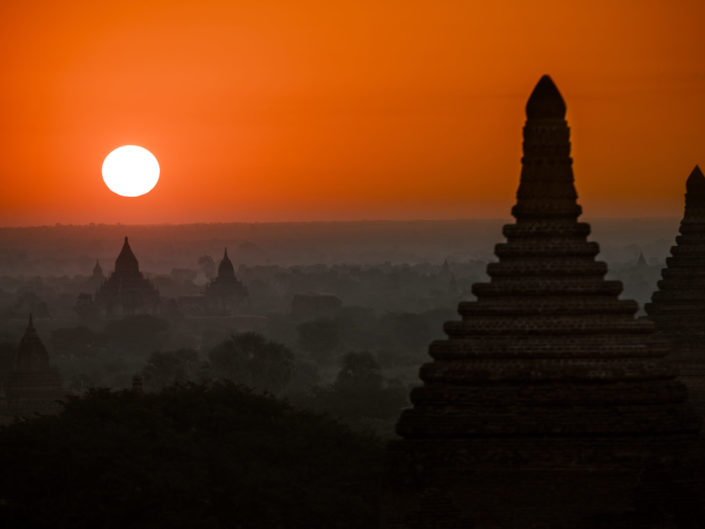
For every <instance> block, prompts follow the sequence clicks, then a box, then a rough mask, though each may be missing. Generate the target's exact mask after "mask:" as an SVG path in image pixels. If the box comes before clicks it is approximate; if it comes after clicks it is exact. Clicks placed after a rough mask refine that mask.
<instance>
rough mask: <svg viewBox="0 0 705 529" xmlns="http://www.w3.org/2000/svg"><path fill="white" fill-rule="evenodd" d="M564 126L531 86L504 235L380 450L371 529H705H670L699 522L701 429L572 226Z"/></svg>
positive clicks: (651, 335)
mask: <svg viewBox="0 0 705 529" xmlns="http://www.w3.org/2000/svg"><path fill="white" fill-rule="evenodd" d="M565 112H566V106H565V103H564V100H563V98H562V97H561V95H560V93H559V91H558V89H557V88H556V86H555V85H554V83H553V81H552V80H551V79H550V77H548V76H544V77H543V78H541V80H540V81H539V83H538V84H537V85H536V88H535V89H534V91H533V93H532V94H531V97H530V98H529V100H528V103H527V105H526V116H527V120H526V125H525V127H524V143H523V150H524V156H523V158H522V171H521V179H520V184H519V189H518V192H517V202H516V205H515V206H514V207H513V209H512V215H513V216H514V217H515V219H516V222H515V223H514V224H508V225H506V226H505V227H504V230H503V231H504V235H505V237H506V239H507V240H506V242H503V243H500V244H497V245H496V247H495V253H496V256H497V258H498V262H493V263H491V264H489V265H488V267H487V272H488V275H489V276H490V281H489V282H487V283H479V284H475V285H474V286H473V293H474V294H475V295H476V297H477V300H476V301H471V302H463V303H461V304H460V306H459V309H458V310H459V313H460V315H461V316H462V319H461V320H460V321H452V322H448V323H446V325H445V332H446V334H447V335H448V338H447V339H445V340H440V341H436V342H433V343H432V344H431V345H430V348H429V353H430V355H431V357H432V358H433V361H432V362H430V363H427V364H425V365H423V366H422V367H421V370H420V377H421V380H422V381H423V385H422V386H421V387H417V388H415V389H414V390H413V391H412V393H411V401H412V403H413V407H412V408H410V409H407V410H405V411H404V412H403V413H402V415H401V417H400V419H399V422H398V425H397V432H398V434H399V435H400V437H401V439H399V440H396V441H393V442H392V443H391V444H390V446H389V451H388V455H389V476H388V480H387V484H386V492H385V495H384V498H383V502H382V527H384V528H412V527H413V528H417V527H418V528H431V527H437V528H482V529H489V528H522V529H529V528H539V527H541V528H563V527H564V528H602V527H610V528H612V527H614V528H617V527H619V528H628V527H705V525H682V524H685V523H690V522H688V521H687V520H696V519H699V518H698V517H700V516H701V514H702V513H701V511H702V505H703V504H702V501H701V496H700V494H701V490H700V482H699V480H700V479H701V477H702V467H701V465H702V459H701V456H700V454H701V451H702V442H701V439H700V436H699V434H698V431H699V427H700V424H699V419H698V418H697V417H696V415H695V414H694V413H693V412H692V411H691V410H690V407H689V405H688V394H687V391H686V388H685V387H684V385H683V384H682V383H681V382H679V381H678V380H677V379H676V377H675V374H674V370H673V368H672V366H671V365H670V364H669V362H668V361H667V359H666V357H667V355H668V352H669V349H668V345H667V343H666V342H665V341H664V340H662V339H659V337H658V336H657V335H656V334H655V332H654V325H653V323H652V322H651V321H649V320H646V319H643V318H642V319H636V318H635V313H636V312H637V309H638V306H637V303H636V302H634V301H631V300H622V299H619V297H618V296H619V294H620V293H621V291H622V285H621V283H620V282H618V281H608V280H605V279H604V276H605V273H606V272H607V266H606V264H605V263H604V262H600V261H596V259H595V257H596V255H597V254H598V252H599V248H598V245H597V243H595V242H589V241H588V240H587V236H588V235H589V233H590V226H589V225H588V224H586V223H583V222H579V221H578V217H579V215H580V214H581V207H580V206H579V205H578V204H577V194H576V190H575V187H574V181H573V170H572V159H571V156H570V148H571V144H570V132H569V128H568V125H567V123H566V121H565ZM684 520H685V521H684ZM698 523H702V520H701V519H700V521H699V522H698ZM659 524H661V525H659ZM664 524H673V525H664Z"/></svg>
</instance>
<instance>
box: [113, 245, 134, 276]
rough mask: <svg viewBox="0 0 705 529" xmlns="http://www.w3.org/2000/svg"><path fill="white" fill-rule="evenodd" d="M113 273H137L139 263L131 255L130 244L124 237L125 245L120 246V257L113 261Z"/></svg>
mask: <svg viewBox="0 0 705 529" xmlns="http://www.w3.org/2000/svg"><path fill="white" fill-rule="evenodd" d="M115 272H117V273H122V274H135V273H138V272H139V263H138V262H137V257H135V254H134V253H132V248H130V243H129V242H128V240H127V237H125V243H124V244H123V245H122V250H121V251H120V255H118V257H117V259H116V260H115Z"/></svg>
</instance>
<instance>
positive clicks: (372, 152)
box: [0, 0, 705, 226]
mask: <svg viewBox="0 0 705 529" xmlns="http://www.w3.org/2000/svg"><path fill="white" fill-rule="evenodd" d="M703 21H705V2H703V1H702V0H693V1H685V0H683V1H678V0H676V1H673V2H665V1H663V0H659V1H653V0H628V1H614V0H611V1H602V0H596V1H591V2H569V1H553V0H535V1H532V2H524V1H522V2H519V1H511V0H509V1H505V2H479V1H478V2H475V1H463V2H460V1H457V2H456V1H450V0H449V1H443V2H426V1H424V2H421V1H409V0H406V1H399V2H396V1H385V0H374V1H356V2H331V1H328V0H327V1H316V2H313V1H306V0H299V1H296V2H288V1H278V2H270V1H268V0H253V1H237V0H228V1H209V0H200V1H178V0H169V1H155V2H150V1H145V0H140V1H132V0H127V1H121V2H110V1H101V2H96V1H95V0H91V1H83V0H76V1H70V2H69V1H67V2H62V1H58V0H52V1H33V0H27V1H22V2H20V1H14V0H13V1H5V2H2V3H1V4H0V41H1V43H0V47H1V49H2V53H1V55H0V72H1V73H2V79H3V82H2V83H1V84H0V114H1V115H2V126H1V127H0V135H1V137H0V174H1V175H2V192H0V225H4V226H8V225H38V224H54V223H57V222H58V223H65V224H67V223H88V222H109V223H113V222H121V223H124V224H136V223H177V222H211V221H282V220H343V219H422V218H426V219H428V218H472V217H506V216H507V215H508V213H509V209H510V207H511V205H512V203H513V201H514V193H515V191H516V187H517V183H518V178H519V170H520V156H521V128H522V126H523V122H524V110H523V109H524V104H525V101H526V99H527V98H528V96H529V93H530V92H531V89H532V88H533V86H534V84H535V83H536V81H537V80H538V79H539V77H540V76H541V75H542V74H544V73H549V74H550V75H551V76H552V77H553V79H554V80H555V81H556V83H557V85H558V87H559V88H560V90H561V91H562V93H563V95H564V97H565V99H566V101H567V104H568V116H567V117H568V121H569V125H570V126H571V129H572V138H573V157H574V160H575V164H574V167H575V174H576V181H577V186H578V192H579V194H580V202H581V204H582V205H583V207H584V210H585V215H586V217H587V218H590V217H593V218H594V217H609V216H642V217H643V216H674V217H675V216H680V214H681V209H682V200H683V192H684V181H685V178H686V177H687V176H688V173H689V172H690V170H691V169H692V167H693V165H694V164H696V163H700V164H705V44H704V43H703V37H702V31H701V29H702V25H703ZM123 144H137V145H142V146H144V147H146V148H148V149H149V150H151V151H152V152H153V153H154V154H155V155H156V156H157V158H158V159H159V162H160V164H161V169H162V175H161V179H160V181H159V183H158V185H157V187H156V188H155V189H154V191H152V192H151V193H150V194H148V195H146V196H144V197H140V198H122V197H119V196H117V195H114V194H112V193H111V192H110V191H109V190H108V189H107V188H106V187H105V185H104V183H103V181H102V178H101V175H100V168H101V164H102V162H103V158H104V157H105V156H106V155H107V154H108V153H109V152H110V151H111V150H112V149H114V148H115V147H117V146H119V145H123Z"/></svg>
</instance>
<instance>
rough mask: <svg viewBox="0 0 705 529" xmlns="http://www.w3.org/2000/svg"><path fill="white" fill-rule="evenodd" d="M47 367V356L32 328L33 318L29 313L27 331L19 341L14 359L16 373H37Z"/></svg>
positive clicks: (35, 331)
mask: <svg viewBox="0 0 705 529" xmlns="http://www.w3.org/2000/svg"><path fill="white" fill-rule="evenodd" d="M48 365H49V354H48V353H47V350H46V348H45V347H44V344H43V343H42V340H41V339H40V338H39V335H38V334H37V330H36V329H35V328H34V318H33V317H32V313H31V312H30V313H29V321H28V323H27V329H25V331H24V335H23V336H22V339H21V340H20V345H19V348H18V350H17V356H16V357H15V370H16V371H23V372H26V371H37V370H42V369H44V368H46V367H47V366H48Z"/></svg>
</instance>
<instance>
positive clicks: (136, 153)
mask: <svg viewBox="0 0 705 529" xmlns="http://www.w3.org/2000/svg"><path fill="white" fill-rule="evenodd" d="M102 172H103V181H104V182H105V185H106V186H108V189H110V191H112V192H113V193H116V194H118V195H120V196H123V197H138V196H140V195H144V194H145V193H149V192H150V191H151V190H152V189H154V186H155V185H157V181H158V180H159V162H158V161H157V159H156V158H155V156H154V155H153V154H152V153H151V152H149V151H148V150H147V149H145V148H144V147H140V146H138V145H123V146H122V147H118V148H117V149H115V150H114V151H112V152H111V153H110V154H108V155H107V156H106V157H105V160H103V169H102Z"/></svg>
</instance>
